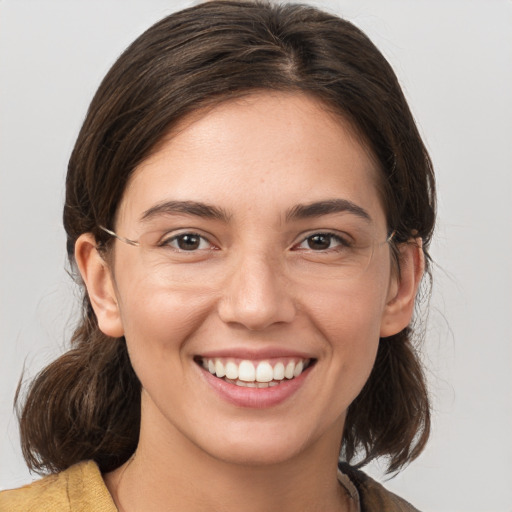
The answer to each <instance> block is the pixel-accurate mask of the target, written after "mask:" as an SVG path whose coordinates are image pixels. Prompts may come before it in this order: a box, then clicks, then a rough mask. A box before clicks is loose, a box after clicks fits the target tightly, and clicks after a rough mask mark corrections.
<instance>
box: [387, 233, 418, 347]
mask: <svg viewBox="0 0 512 512" xmlns="http://www.w3.org/2000/svg"><path fill="white" fill-rule="evenodd" d="M398 251H399V260H400V272H398V270H396V271H395V272H394V275H393V276H391V283H390V287H389V293H388V298H387V303H386V306H385V310H384V314H383V316H382V320H381V326H380V337H381V338H385V337H387V336H392V335H393V334H397V333H399V332H400V331H401V330H403V329H405V328H406V327H407V326H408V325H409V323H410V322H411V318H412V315H413V312H414V303H415V300H416V293H417V292H418V287H419V285H420V282H421V278H422V277H423V272H424V271H425V255H424V253H423V247H422V240H421V238H416V239H413V240H410V241H409V242H407V243H405V244H402V245H401V246H400V247H399V249H398Z"/></svg>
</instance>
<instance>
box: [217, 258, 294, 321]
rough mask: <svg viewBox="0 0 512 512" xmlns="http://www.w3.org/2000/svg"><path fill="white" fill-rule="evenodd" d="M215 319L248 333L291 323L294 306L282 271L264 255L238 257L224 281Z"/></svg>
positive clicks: (288, 285) (289, 287) (289, 288)
mask: <svg viewBox="0 0 512 512" xmlns="http://www.w3.org/2000/svg"><path fill="white" fill-rule="evenodd" d="M218 311H219V316H220V318H221V319H222V320H223V321H224V322H225V323H229V324H238V325H243V326H244V327H245V328H246V329H249V330H251V331H256V330H263V329H266V328H268V327H270V326H272V325H274V324H284V323H289V322H291V321H292V320H293V319H294V318H295V315H296V306H295V303H294V300H293V297H292V293H291V286H290V284H289V283H288V282H287V280H286V279H285V277H284V275H283V272H282V269H281V268H280V265H279V264H278V263H277V262H273V261H272V260H271V259H270V258H269V257H266V256H265V255H250V256H245V257H241V258H240V259H239V261H238V262H237V264H236V268H235V269H234V270H233V271H232V272H231V274H230V276H229V277H228V278H227V281H226V286H225V287H224V290H223V294H222V298H221V300H220V302H219V307H218Z"/></svg>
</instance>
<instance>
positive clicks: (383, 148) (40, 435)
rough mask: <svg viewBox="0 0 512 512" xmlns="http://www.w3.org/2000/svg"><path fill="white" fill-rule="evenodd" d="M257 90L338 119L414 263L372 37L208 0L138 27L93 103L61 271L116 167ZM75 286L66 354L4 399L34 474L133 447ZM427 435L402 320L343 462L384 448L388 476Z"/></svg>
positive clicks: (403, 114)
mask: <svg viewBox="0 0 512 512" xmlns="http://www.w3.org/2000/svg"><path fill="white" fill-rule="evenodd" d="M256 90H274V91H285V92H286V91H288V92H302V93H304V94H308V95H310V96H312V97H315V98H317V99H318V100H321V101H322V102H323V104H325V105H326V106H327V107H328V108H329V109H331V110H333V111H334V112H336V113H337V114H338V115H340V116H342V117H343V118H344V119H346V120H348V121H349V123H350V124H351V125H352V126H353V127H354V128H355V130H356V131H357V133H358V134H359V135H360V136H361V137H362V140H363V141H364V143H365V145H366V147H367V148H368V149H369V150H370V152H371V154H372V156H373V157H374V159H375V161H376V163H377V165H378V168H379V170H380V175H381V184H380V188H381V190H380V192H381V194H382V199H383V201H384V207H385V212H386V217H387V223H388V227H389V229H390V231H391V230H393V231H394V232H395V235H394V242H393V243H394V244H395V252H397V251H396V246H398V245H399V244H401V243H408V241H410V240H411V239H413V238H421V240H422V247H423V251H424V253H425V256H426V262H427V271H428V270H429V268H430V266H429V263H430V258H429V254H428V248H429V243H430V240H431V236H432V232H433V228H434V221H435V182H434V175H433V170H432V164H431V161H430V158H429V156H428V153H427V150H426V148H425V146H424V144H423V142H422V140H421V137H420V135H419V133H418V130H417V127H416V125H415V123H414V119H413V116H412V114H411V112H410V110H409V107H408V105H407V102H406V100H405V98H404V95H403V93H402V91H401V89H400V86H399V84H398V80H397V78H396V76H395V74H394V72H393V70H392V69H391V67H390V65H389V64H388V62H387V61H386V59H385V58H384V57H383V56H382V54H381V53H380V52H379V51H378V49H377V48H376V47H375V46H374V44H373V43H372V42H371V41H370V40H369V39H368V38H367V36H366V35H364V34H363V33H362V32H361V31H360V30H359V29H358V28H356V27H355V26H354V25H352V24H351V23H349V22H348V21H346V20H343V19H341V18H339V17H337V16H334V15H331V14H328V13H325V12H322V11H320V10H318V9H316V8H313V7H309V6H304V5H293V4H290V5H276V4H271V3H265V2H260V1H257V2H237V1H212V2H207V3H203V4H200V5H197V6H194V7H191V8H188V9H185V10H182V11H180V12H177V13H174V14H172V15H170V16H168V17H166V18H164V19H163V20H161V21H159V22H158V23H156V24H155V25H153V26H152V27H151V28H149V29H148V30H147V31H146V32H145V33H143V34H142V35H141V36H140V37H139V38H138V39H136V40H135V41H134V42H133V43H132V44H131V45H130V46H129V47H128V48H127V49H126V50H125V51H124V53H123V54H122V55H121V56H120V57H119V59H118V60H117V62H115V64H114V65H113V66H112V68H111V69H110V71H109V72H108V73H107V75H106V76H105V78H104V79H103V81H102V83H101V85H100V87H99V89H98V91H97V92H96V94H95V96H94V98H93V100H92V103H91V105H90V107H89V110H88V112H87V116H86V119H85V121H84V123H83V126H82V128H81V131H80V133H79V135H78V139H77V141H76V145H75V147H74V149H73V152H72V154H71V158H70V161H69V167H68V174H67V180H66V201H65V206H64V227H65V230H66V233H67V252H68V257H69V260H70V263H71V265H72V268H73V269H74V272H75V273H76V275H78V272H76V265H75V262H74V246H75V242H76V240H77V238H78V237H79V236H80V235H81V234H83V233H86V232H90V233H92V234H93V235H94V236H95V237H96V240H97V242H98V244H99V245H102V244H108V242H109V239H108V235H107V234H105V233H104V232H103V231H102V230H101V229H99V226H114V224H115V217H116V212H117V209H118V206H119V204H120V201H121V199H122V196H123V192H124V190H125V187H126V184H127V182H128V180H129V179H130V176H131V174H132V173H133V171H134V169H136V168H137V166H138V165H139V164H140V163H141V162H142V161H143V160H144V159H146V158H147V157H148V155H149V154H150V153H151V152H152V151H154V149H155V148H156V147H157V146H158V144H159V142H160V141H161V140H162V138H163V137H164V136H165V135H166V134H168V133H169V131H170V130H172V128H173V126H175V125H176V123H177V122H178V121H179V120H180V119H182V118H183V117H184V116H186V115H187V114H189V113H191V112H193V111H196V110H197V109H198V108H202V107H204V106H214V105H216V104H219V103H220V102H222V101H226V100H228V99H230V98H234V97H238V96H243V95H246V94H249V93H251V92H253V91H256ZM429 275H430V273H429ZM77 279H78V280H79V278H78V277H77ZM82 291H83V312H82V317H81V320H80V323H79V325H78V327H77V329H76V331H75V332H74V335H73V337H72V340H71V343H72V349H71V350H70V351H69V352H67V353H65V354H64V355H62V356H61V357H60V358H58V359H57V360H56V361H54V362H53V363H52V364H50V365H49V366H48V367H47V368H45V369H44V370H43V371H42V372H41V373H40V374H39V375H38V376H37V377H36V378H35V379H34V380H33V382H32V384H31V386H30V387H29V389H28V391H27V395H26V398H25V401H24V404H23V405H22V406H20V410H19V419H20V431H21V439H22V449H23V454H24V457H25V459H26V461H27V464H28V466H29V467H30V468H31V469H32V470H34V471H37V472H47V471H50V472H55V471H60V470H63V469H66V468H67V467H69V466H70V465H72V464H74V463H76V462H79V461H81V460H85V459H92V460H94V461H96V463H97V464H98V465H99V467H100V469H101V471H103V472H107V471H111V470H113V469H115V468H116V467H118V466H120V465H121V464H122V463H124V462H125V461H126V460H128V458H129V457H130V456H131V455H132V454H133V452H134V451H135V448H136V446H137V442H138V436H139V426H140V393H141V384H140V382H139V380H138V379H137V376H136V375H135V373H134V371H133V369H132V367H131V364H130V360H129V357H128V354H127V348H126V343H125V339H124V337H121V338H109V337H108V336H106V335H104V334H103V333H102V332H101V331H100V329H99V327H98V323H97V320H96V317H95V314H94V312H93V309H92V307H91V303H90V301H89V298H88V296H87V293H86V291H85V289H84V287H83V283H82ZM18 392H19V390H18ZM16 401H17V403H19V396H18V394H17V398H16ZM429 432H430V405H429V398H428V393H427V387H426V383H425V376H424V372H423V369H422V364H421V361H420V358H419V355H418V353H417V348H416V340H415V338H414V336H413V332H412V329H411V327H408V328H406V329H404V330H403V331H402V332H399V333H398V334H396V335H394V336H390V337H388V338H386V339H383V340H381V342H380V345H379V349H378V353H377V357H376V362H375V365H374V368H373V371H372V373H371V375H370V377H369V380H368V381H367V383H366V385H365V386H364V388H363V390H362V392H361V393H360V394H359V396H358V397H357V398H356V399H355V400H354V402H353V403H352V404H351V405H350V407H349V410H348V414H347V418H346V424H345V430H344V434H343V439H342V445H341V446H342V452H341V453H342V457H343V458H344V459H345V460H347V461H354V460H355V462H356V463H357V464H358V465H363V464H366V463H367V462H369V461H370V460H372V459H374V458H376V457H385V458H386V459H387V461H388V470H389V471H398V470H399V469H400V468H402V467H403V466H404V465H406V464H408V463H409V462H410V461H411V460H413V459H414V458H416V457H417V456H418V455H419V454H420V452H421V451H422V450H423V448H424V446H425V444H426V442H427V439H428V436H429Z"/></svg>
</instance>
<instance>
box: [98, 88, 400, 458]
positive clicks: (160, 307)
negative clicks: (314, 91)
mask: <svg viewBox="0 0 512 512" xmlns="http://www.w3.org/2000/svg"><path fill="white" fill-rule="evenodd" d="M377 176H378V175H377V171H376V168H375V165H374V163H373V162H372V160H371V158H370V156H369V154H368V152H367V151H366V150H365V149H364V148H363V146H362V145H361V143H360V142H358V139H357V138H356V137H354V136H353V134H352V132H351V130H350V128H349V127H348V125H347V124H346V123H345V122H344V121H343V120H340V119H339V118H336V117H335V116H333V115H332V114H329V113H327V112H326V111H325V110H324V109H322V106H321V104H320V103H318V102H317V101H315V100H313V99H311V98H309V97H307V96H305V95H301V94H284V93H270V92H268V93H258V94H253V95H250V96H248V97H245V98H243V99H237V100H233V101H229V102H225V103H222V104H220V105H219V106H217V107H215V108H213V109H210V110H208V111H205V112H202V113H201V114H195V115H194V116H193V117H189V118H187V119H185V120H184V121H183V122H182V123H181V124H180V126H179V127H178V128H177V129H175V130H174V131H173V133H172V134H170V136H169V137H168V138H167V140H166V141H164V143H163V144H162V145H161V146H160V147H159V149H158V150H157V151H156V152H155V153H154V154H153V155H152V156H150V157H149V158H148V159H147V160H146V161H145V162H143V164H142V165H140V166H139V168H138V169H136V171H135V173H134V175H133V177H132V178H131V180H130V182H129V185H128V186H127V189H126V191H125V194H124V197H123V200H122V203H121V205H120V208H119V212H118V217H117V221H116V226H115V228H116V232H117V233H118V234H119V235H121V236H123V237H126V238H129V239H133V240H137V241H140V245H139V246H130V245H128V244H126V243H122V242H121V241H119V240H116V242H115V248H114V256H113V262H112V275H113V277H112V282H113V285H112V286H113V290H115V302H116V308H117V312H118V315H119V320H118V323H119V329H120V332H117V333H116V334H117V335H119V334H120V333H122V334H124V336H125V337H126V341H127V345H128V350H129V354H130V358H131V361H132V364H133V367H134V369H135V372H136V374H137V375H138V377H139V379H140V381H141V383H142V387H143V395H142V424H143V428H142V433H141V435H142V436H143V437H144V436H146V437H148V438H149V437H152V438H153V439H158V440H159V443H160V445H161V446H163V445H165V444H166V443H167V442H168V441H169V440H172V441H171V444H172V442H174V443H176V442H179V443H180V446H186V447H189V448H190V449H193V450H196V451H199V452H201V453H204V454H206V455H208V456H211V457H214V458H215V459H220V460H223V461H228V462H233V463H237V464H268V463H277V462H281V461H285V460H290V459H293V458H294V457H300V456H301V454H304V453H306V452H310V451H311V450H313V451H314V450H321V449H324V448H325V449H326V450H327V449H328V450H331V451H332V452H334V453H335V454H336V455H337V453H336V450H337V449H338V447H339V443H340V439H341V435H342V430H343V424H344V419H345V415H346V411H347V408H348V406H349V404H350V403H351V402H352V401H353V400H354V398H355V397H356V396H357V395H358V393H359V392H360V390H361V389H362V387H363V385H364V383H365V382H366V380H367V378H368V376H369V374H370V371H371V369H372V365H373V363H374V360H375V356H376V351H377V347H378V344H379V336H380V335H381V333H382V328H383V325H384V324H385V323H386V315H387V308H388V303H389V302H390V301H391V299H392V296H393V294H394V293H395V291H396V282H395V281H396V279H395V277H394V273H393V271H392V264H391V257H390V249H389V245H388V244H387V243H386V237H387V234H388V233H387V227H386V222H385V215H384V211H383V208H382V205H381V201H380V200H379V195H378V192H377ZM107 330H108V329H107ZM322 447H323V448H322Z"/></svg>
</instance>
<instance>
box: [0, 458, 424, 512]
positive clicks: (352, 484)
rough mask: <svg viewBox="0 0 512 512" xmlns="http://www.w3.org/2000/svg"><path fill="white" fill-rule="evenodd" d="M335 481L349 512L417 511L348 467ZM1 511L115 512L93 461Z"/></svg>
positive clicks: (17, 494)
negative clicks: (347, 499) (344, 491)
mask: <svg viewBox="0 0 512 512" xmlns="http://www.w3.org/2000/svg"><path fill="white" fill-rule="evenodd" d="M338 480H339V481H340V483H341V484H342V485H343V486H344V487H345V489H347V491H348V493H349V495H350V497H351V500H350V501H351V504H350V506H351V508H350V510H351V512H418V511H417V509H415V508H414V507H413V506H412V505H410V504H409V503H407V502H406V501H405V500H403V499H401V498H399V497H398V496H396V495H395V494H393V493H391V492H389V491H387V490H386V489H384V487H383V486H382V485H381V484H379V483H377V482H375V481H374V480H372V479H371V478H370V477H368V476H367V475H365V474H364V473H363V472H361V471H358V470H355V469H353V468H351V467H350V466H348V465H347V464H341V465H340V471H338ZM0 512H118V510H117V508H116V506H115V504H114V501H113V499H112V496H111V495H110V493H109V492H108V489H107V487H106V485H105V482H104V481H103V477H102V476H101V472H100V470H99V468H98V466H97V465H96V463H95V462H93V461H85V462H80V463H78V464H75V465H74V466H71V467H70V468H68V469H66V470H65V471H62V472H61V473H56V474H53V475H48V476H46V477H44V478H42V479H41V480H38V481H36V482H33V483H31V484H29V485H25V486H24V487H20V488H19V489H12V490H9V491H2V492H0Z"/></svg>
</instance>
